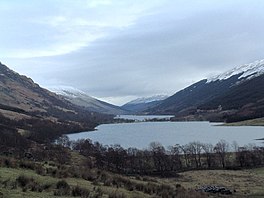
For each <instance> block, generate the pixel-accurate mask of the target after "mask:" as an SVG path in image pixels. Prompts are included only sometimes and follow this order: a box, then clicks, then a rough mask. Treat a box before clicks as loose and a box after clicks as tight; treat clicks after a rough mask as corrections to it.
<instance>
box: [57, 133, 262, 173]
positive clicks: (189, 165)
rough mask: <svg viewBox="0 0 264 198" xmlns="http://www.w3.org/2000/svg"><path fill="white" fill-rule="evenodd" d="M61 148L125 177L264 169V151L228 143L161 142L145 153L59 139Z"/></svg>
mask: <svg viewBox="0 0 264 198" xmlns="http://www.w3.org/2000/svg"><path fill="white" fill-rule="evenodd" d="M57 144H59V145H62V146H63V147H68V148H71V149H72V150H74V151H77V152H79V153H80V154H81V155H83V156H86V157H87V159H89V160H88V161H87V163H89V166H90V167H91V168H94V167H97V168H100V169H105V170H109V171H113V172H117V173H125V174H139V175H159V176H166V177H167V176H173V175H174V174H173V173H175V174H176V173H177V172H181V171H186V170H195V169H242V168H252V167H259V166H263V165H264V147H260V146H255V145H246V146H243V147H241V146H239V145H238V144H237V143H236V142H233V143H232V144H230V143H228V142H227V141H225V140H220V141H219V142H217V143H216V144H215V145H213V144H210V143H201V142H190V143H188V144H185V145H179V144H176V145H174V146H170V147H168V148H167V149H166V148H165V147H164V146H163V145H162V144H160V143H159V142H152V143H150V144H149V147H148V149H144V150H141V149H137V148H128V149H125V148H123V147H121V146H120V145H111V146H104V145H102V144H100V143H99V142H94V143H93V142H92V141H91V140H89V139H82V140H78V141H69V139H68V137H67V136H62V137H61V138H59V139H58V140H57Z"/></svg>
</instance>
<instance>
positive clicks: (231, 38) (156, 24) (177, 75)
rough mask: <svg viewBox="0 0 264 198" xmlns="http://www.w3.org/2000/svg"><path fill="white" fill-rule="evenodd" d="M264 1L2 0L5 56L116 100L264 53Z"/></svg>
mask: <svg viewBox="0 0 264 198" xmlns="http://www.w3.org/2000/svg"><path fill="white" fill-rule="evenodd" d="M263 10H264V1H262V0H43V1H42V0H23V1H22V0H1V1H0V25H1V28H0V61H1V62H2V63H4V64H6V65H7V66H9V67H10V68H12V69H13V70H15V71H17V72H19V73H21V74H24V75H27V76H29V77H31V78H32V79H33V80H34V81H35V82H37V83H39V84H40V85H41V86H44V87H51V86H58V85H64V86H72V87H75V88H78V89H81V90H83V91H85V92H87V93H88V94H89V95H91V96H95V97H97V98H100V99H103V100H105V101H108V102H112V103H114V104H118V105H120V104H123V103H125V102H127V101H128V100H131V99H134V98H137V97H144V96H152V95H156V94H169V95H170V94H173V93H175V92H177V91H179V90H180V89H182V88H184V87H186V86H188V85H190V84H192V83H194V82H196V81H198V80H200V79H203V78H206V77H208V76H211V75H214V74H217V73H219V72H223V71H225V70H228V69H231V68H233V67H234V66H237V65H240V64H244V63H250V62H253V61H255V60H259V59H264V54H263V52H264V25H263V23H264V12H263Z"/></svg>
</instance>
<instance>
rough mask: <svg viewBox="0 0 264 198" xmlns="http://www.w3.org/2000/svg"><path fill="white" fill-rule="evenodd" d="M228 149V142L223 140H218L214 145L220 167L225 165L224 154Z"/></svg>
mask: <svg viewBox="0 0 264 198" xmlns="http://www.w3.org/2000/svg"><path fill="white" fill-rule="evenodd" d="M228 150H229V143H228V142H227V141H225V140H220V141H219V142H218V143H217V144H216V145H215V147H214V151H215V152H216V153H217V154H218V156H219V159H220V163H221V164H222V167H223V168H225V166H226V155H227V152H228Z"/></svg>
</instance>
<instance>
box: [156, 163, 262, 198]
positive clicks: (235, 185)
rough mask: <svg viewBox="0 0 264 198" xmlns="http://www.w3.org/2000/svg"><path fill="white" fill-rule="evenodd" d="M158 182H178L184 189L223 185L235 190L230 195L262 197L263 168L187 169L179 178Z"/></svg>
mask: <svg viewBox="0 0 264 198" xmlns="http://www.w3.org/2000/svg"><path fill="white" fill-rule="evenodd" d="M160 182H168V183H172V182H174V183H178V184H180V185H182V186H183V187H185V188H186V189H189V188H190V189H195V188H198V187H201V186H205V185H215V186H223V187H227V188H229V189H230V190H232V191H233V192H234V190H235V191H236V192H234V193H233V195H232V197H264V168H258V169H252V170H239V171H233V170H201V171H187V172H183V173H180V177H179V178H175V179H167V181H165V180H161V181H160ZM217 196H218V195H217ZM217 196H216V197H217ZM225 197H226V196H225Z"/></svg>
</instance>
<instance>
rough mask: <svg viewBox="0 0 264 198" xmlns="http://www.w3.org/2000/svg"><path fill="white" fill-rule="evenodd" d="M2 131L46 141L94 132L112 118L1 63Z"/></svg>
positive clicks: (0, 101)
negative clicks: (71, 99)
mask: <svg viewBox="0 0 264 198" xmlns="http://www.w3.org/2000/svg"><path fill="white" fill-rule="evenodd" d="M0 118H1V119H0V129H5V130H6V129H11V128H12V130H15V131H18V132H19V133H20V134H23V135H26V136H29V137H31V138H33V139H38V140H40V141H45V140H46V139H52V138H53V137H56V136H58V135H60V134H63V133H67V132H75V131H85V130H91V129H93V128H94V127H95V126H97V125H98V124H99V123H101V122H103V121H105V120H107V119H109V118H110V117H109V116H105V115H102V114H98V113H94V112H89V111H87V110H83V109H82V108H80V107H78V106H76V105H74V104H72V103H70V102H69V101H67V100H65V99H63V98H62V97H59V96H57V95H56V94H54V93H52V92H50V91H48V90H46V89H43V88H41V87H40V86H39V85H37V84H36V83H34V82H33V81H32V80H31V79H30V78H27V77H26V76H22V75H19V74H18V73H16V72H14V71H12V70H10V69H9V68H8V67H7V66H5V65H3V64H1V63H0Z"/></svg>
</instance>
